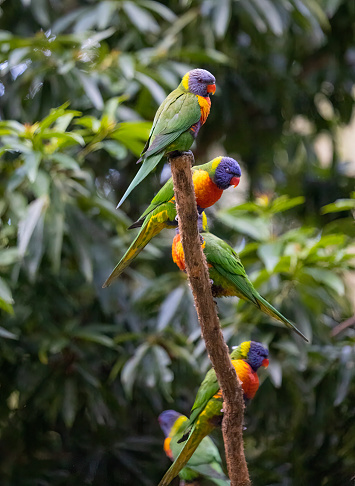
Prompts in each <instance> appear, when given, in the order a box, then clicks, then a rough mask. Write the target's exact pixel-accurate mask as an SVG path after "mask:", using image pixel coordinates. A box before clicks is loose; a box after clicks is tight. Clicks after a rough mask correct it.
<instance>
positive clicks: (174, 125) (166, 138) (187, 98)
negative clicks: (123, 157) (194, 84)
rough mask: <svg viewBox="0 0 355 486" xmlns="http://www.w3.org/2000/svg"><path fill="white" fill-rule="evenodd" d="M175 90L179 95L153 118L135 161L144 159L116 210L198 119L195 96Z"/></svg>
mask: <svg viewBox="0 0 355 486" xmlns="http://www.w3.org/2000/svg"><path fill="white" fill-rule="evenodd" d="M175 91H178V92H179V93H180V94H178V95H174V96H173V97H172V98H171V99H170V100H169V102H168V103H166V101H167V100H165V101H164V103H163V105H164V106H163V107H162V109H161V110H160V111H159V110H158V111H159V116H157V117H156V118H157V119H156V121H155V125H154V126H153V129H152V131H151V135H150V137H149V139H148V142H147V144H146V147H145V150H144V151H143V153H142V156H141V158H140V159H139V160H138V162H140V161H142V160H143V164H142V165H141V167H140V169H139V171H138V172H137V174H136V175H135V177H134V179H133V180H132V182H131V183H130V185H129V186H128V189H127V190H126V192H125V193H124V195H123V196H122V198H121V200H120V202H119V203H118V205H117V208H119V207H120V206H121V204H122V203H123V201H125V199H126V198H127V196H128V195H129V194H130V193H131V192H132V191H133V189H134V188H135V187H136V186H138V184H140V183H141V182H142V181H143V179H145V178H146V177H147V175H148V174H149V173H150V172H151V171H152V170H153V169H154V168H155V167H156V166H157V165H158V164H159V162H160V161H161V159H162V158H163V156H164V154H165V150H166V149H167V148H168V147H169V146H170V145H171V144H172V143H173V142H174V141H175V140H177V139H178V138H179V137H180V135H182V134H183V133H184V132H186V131H187V130H188V129H189V128H190V127H191V126H192V125H194V124H195V123H197V122H198V121H199V119H200V118H201V109H200V105H199V104H198V100H197V97H196V96H195V95H193V94H191V93H187V92H183V91H181V90H179V89H178V90H175ZM171 94H172V93H171ZM169 96H170V95H169ZM169 96H168V98H169Z"/></svg>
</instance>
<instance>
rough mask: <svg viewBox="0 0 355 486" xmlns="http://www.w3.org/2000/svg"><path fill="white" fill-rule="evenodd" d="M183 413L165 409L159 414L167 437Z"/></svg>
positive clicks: (160, 422) (159, 419) (160, 423)
mask: <svg viewBox="0 0 355 486" xmlns="http://www.w3.org/2000/svg"><path fill="white" fill-rule="evenodd" d="M181 415H182V414H181V413H179V412H176V411H175V410H164V412H162V413H161V414H160V415H159V417H158V422H159V425H160V427H161V429H162V431H163V432H164V435H165V437H169V434H170V430H171V427H172V426H173V425H174V423H175V422H176V420H177V419H178V418H179V417H181Z"/></svg>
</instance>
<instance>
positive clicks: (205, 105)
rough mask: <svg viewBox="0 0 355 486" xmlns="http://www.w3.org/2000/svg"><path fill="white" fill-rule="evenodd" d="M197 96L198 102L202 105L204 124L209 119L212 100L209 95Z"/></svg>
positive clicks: (202, 122) (202, 120)
mask: <svg viewBox="0 0 355 486" xmlns="http://www.w3.org/2000/svg"><path fill="white" fill-rule="evenodd" d="M196 96H197V100H198V104H199V105H200V109H201V118H200V120H201V124H202V125H203V124H204V123H205V121H206V120H207V117H208V115H209V114H210V109H211V100H210V97H209V96H206V98H205V97H204V96H199V95H196Z"/></svg>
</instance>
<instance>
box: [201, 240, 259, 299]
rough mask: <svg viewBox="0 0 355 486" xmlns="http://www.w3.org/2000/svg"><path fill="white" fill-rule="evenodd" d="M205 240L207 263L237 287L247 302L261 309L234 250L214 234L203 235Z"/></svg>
mask: <svg viewBox="0 0 355 486" xmlns="http://www.w3.org/2000/svg"><path fill="white" fill-rule="evenodd" d="M203 238H204V240H205V242H206V246H205V249H204V253H205V255H206V259H207V263H209V264H211V265H212V266H213V268H214V269H215V270H216V271H217V272H218V273H219V274H220V275H222V276H223V277H224V278H226V279H227V280H228V281H229V282H230V283H231V284H233V285H235V287H236V288H237V289H238V290H239V292H240V293H241V294H242V295H243V296H244V298H245V299H246V300H250V301H251V302H252V303H253V304H254V305H256V306H258V307H260V306H259V304H258V301H257V299H256V295H258V294H257V292H256V290H255V289H254V286H253V284H252V283H251V282H250V280H249V278H248V276H247V274H246V273H245V269H244V267H243V264H242V262H241V261H240V259H239V256H238V255H237V253H236V252H235V251H234V250H233V248H231V247H230V246H229V245H228V243H226V242H225V241H223V240H221V239H220V238H218V237H217V236H215V235H213V234H212V233H203Z"/></svg>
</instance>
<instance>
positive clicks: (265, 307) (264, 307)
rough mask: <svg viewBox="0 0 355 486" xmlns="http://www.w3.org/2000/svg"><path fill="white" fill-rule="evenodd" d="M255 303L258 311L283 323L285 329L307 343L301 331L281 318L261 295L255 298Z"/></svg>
mask: <svg viewBox="0 0 355 486" xmlns="http://www.w3.org/2000/svg"><path fill="white" fill-rule="evenodd" d="M257 302H258V304H259V306H260V309H261V310H262V311H263V312H265V314H267V315H269V316H271V317H273V318H274V319H277V320H278V321H280V322H283V323H284V324H286V326H287V327H289V328H290V329H292V330H293V331H295V332H296V333H297V334H298V335H299V336H301V337H302V338H303V339H304V340H305V341H306V342H307V343H308V342H309V341H308V339H307V338H306V336H305V335H304V334H302V333H301V331H300V330H299V329H297V327H296V326H295V325H294V324H292V322H291V321H289V320H288V319H286V317H285V316H283V315H282V314H281V312H279V311H278V310H277V309H275V307H273V306H272V305H271V304H269V302H268V301H267V300H265V299H264V298H263V297H261V295H259V296H258V297H257Z"/></svg>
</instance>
